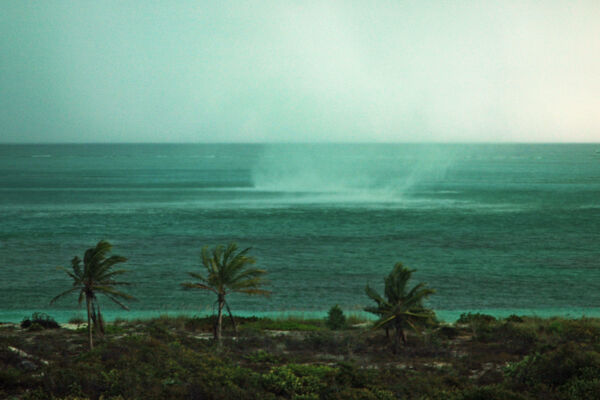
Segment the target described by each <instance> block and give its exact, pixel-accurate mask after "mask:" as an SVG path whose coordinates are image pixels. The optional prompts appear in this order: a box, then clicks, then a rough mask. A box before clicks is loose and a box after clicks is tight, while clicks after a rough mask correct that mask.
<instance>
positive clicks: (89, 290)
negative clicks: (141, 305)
mask: <svg viewBox="0 0 600 400" xmlns="http://www.w3.org/2000/svg"><path fill="white" fill-rule="evenodd" d="M111 249H112V245H111V244H110V243H108V242H107V241H105V240H101V241H99V242H98V244H96V247H91V248H89V249H87V250H86V251H85V254H84V256H83V268H82V267H81V259H80V258H79V257H77V256H75V257H73V259H72V260H71V269H72V271H69V270H68V269H66V268H64V267H59V269H60V270H62V271H65V272H66V274H67V275H69V276H70V277H71V278H72V279H73V287H72V288H71V289H69V290H66V291H64V292H63V293H61V294H59V295H58V296H56V297H54V298H53V299H52V300H51V301H50V304H52V303H54V302H55V301H56V300H58V299H59V298H61V297H63V296H65V295H68V294H70V293H73V292H77V291H78V292H79V304H81V302H82V301H83V299H85V304H86V308H87V323H88V340H89V344H90V350H91V349H93V348H94V342H93V340H92V324H91V322H92V320H93V322H94V325H95V326H96V328H97V329H98V330H99V332H100V333H103V332H104V323H103V320H102V314H101V313H100V304H99V303H98V298H97V297H96V295H97V294H100V293H101V294H103V295H105V296H106V297H108V298H109V299H111V300H112V301H114V302H115V303H117V304H118V305H119V306H120V307H122V308H123V309H125V310H128V308H127V306H126V305H124V304H123V303H121V301H119V299H125V300H131V299H133V296H130V295H128V294H126V293H123V292H120V291H118V290H116V289H115V288H114V287H115V286H119V285H128V283H127V282H120V281H116V280H115V279H114V278H115V277H117V276H118V275H121V274H123V273H125V272H126V271H125V270H113V269H112V267H113V266H114V265H116V264H119V263H123V262H125V261H127V259H126V258H125V257H121V256H110V257H108V258H107V256H108V253H109V252H110V250H111Z"/></svg>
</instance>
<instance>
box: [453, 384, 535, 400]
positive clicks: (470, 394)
mask: <svg viewBox="0 0 600 400" xmlns="http://www.w3.org/2000/svg"><path fill="white" fill-rule="evenodd" d="M453 400H527V397H525V396H523V395H522V394H520V393H515V392H513V391H510V390H507V389H505V388H503V387H502V386H497V385H492V386H483V387H476V388H470V389H466V390H463V391H462V392H460V393H459V394H457V395H456V396H455V397H453Z"/></svg>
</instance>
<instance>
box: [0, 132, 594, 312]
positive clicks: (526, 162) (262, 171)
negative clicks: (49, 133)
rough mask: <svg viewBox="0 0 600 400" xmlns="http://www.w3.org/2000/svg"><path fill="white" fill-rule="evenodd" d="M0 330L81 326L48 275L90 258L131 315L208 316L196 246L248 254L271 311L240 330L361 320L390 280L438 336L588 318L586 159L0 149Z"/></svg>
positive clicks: (365, 149)
mask: <svg viewBox="0 0 600 400" xmlns="http://www.w3.org/2000/svg"><path fill="white" fill-rule="evenodd" d="M0 222H1V223H0V321H16V322H18V321H20V320H21V319H22V318H23V317H25V316H27V315H29V314H31V313H32V312H34V311H42V312H46V313H48V314H50V315H52V316H54V317H55V318H57V320H63V321H64V320H67V319H69V318H70V317H71V316H75V315H79V316H82V315H84V312H85V310H84V308H81V307H78V305H77V298H76V296H73V297H68V298H64V299H62V300H61V301H59V302H57V303H56V304H54V305H52V306H50V305H49V301H50V299H52V297H54V296H55V295H57V294H58V293H60V292H62V291H64V290H66V289H68V288H69V287H70V285H71V281H70V280H69V278H68V277H67V275H66V274H65V273H64V272H62V271H59V270H57V269H56V267H57V266H59V265H62V266H65V267H68V266H69V265H70V260H71V258H73V256H75V255H79V256H80V257H82V255H83V252H84V251H85V249H87V248H89V247H92V246H94V245H95V244H96V243H97V242H98V241H99V240H101V239H106V240H108V241H110V242H111V243H112V244H113V245H114V247H113V254H118V255H122V256H125V257H127V258H128V262H127V263H126V264H124V265H123V266H124V268H126V269H128V270H129V272H128V273H127V274H126V275H124V280H127V281H129V282H131V283H132V286H130V287H127V288H126V291H128V292H129V293H131V294H132V295H134V296H136V297H137V299H138V300H137V301H135V302H130V303H129V305H130V308H131V311H129V312H126V311H120V310H118V308H116V307H113V305H112V304H111V302H110V301H109V300H108V299H106V298H105V299H101V300H100V301H101V304H102V306H103V309H106V310H107V311H106V314H107V315H108V316H109V318H116V317H130V318H132V317H144V316H152V315H160V314H178V313H184V314H188V315H194V314H199V315H200V314H206V313H210V312H212V310H213V308H214V300H215V299H214V298H213V297H212V296H211V294H210V293H204V292H201V291H185V290H183V289H182V288H181V286H180V283H182V282H184V281H187V280H188V275H187V271H195V272H201V271H202V266H201V263H200V250H201V248H202V246H204V245H208V246H213V245H216V244H221V243H222V244H226V243H229V242H231V241H233V242H237V243H238V244H239V245H240V247H252V250H251V255H253V256H255V257H256V259H257V266H259V267H262V268H264V269H266V270H267V271H268V280H269V283H268V289H270V290H271V291H272V292H273V294H272V296H271V297H270V298H261V297H248V296H235V295H232V296H231V298H230V305H231V308H232V310H233V311H234V312H239V313H241V314H245V315H252V314H255V315H287V314H294V315H296V314H299V315H303V316H322V315H324V314H325V312H326V311H327V310H328V309H329V308H330V307H331V306H333V305H335V304H339V305H340V306H341V307H342V308H343V309H344V310H346V311H347V312H349V313H360V310H362V308H363V307H364V306H366V305H368V304H369V299H368V298H367V296H366V295H365V294H364V288H365V285H366V284H369V285H371V286H374V287H376V288H377V289H378V290H381V288H382V286H383V278H384V277H385V276H386V275H387V274H388V273H389V272H390V271H391V269H392V267H393V265H394V264H395V263H396V262H402V263H404V264H405V265H407V266H409V267H411V268H413V269H416V270H417V271H416V272H415V273H414V274H413V278H414V283H417V282H427V284H428V285H429V286H430V287H432V288H435V289H436V290H437V293H436V294H434V295H433V296H431V298H430V299H429V301H428V304H429V305H430V306H431V307H433V308H434V309H435V310H436V311H437V312H438V314H439V315H440V316H441V317H442V318H444V319H454V318H456V317H457V316H458V315H459V314H460V313H462V312H467V311H478V312H487V313H491V314H494V315H499V316H502V315H509V314H512V313H517V314H530V315H540V316H547V315H565V316H573V317H578V316H582V315H587V316H598V315H600V145H598V144H85V145H84V144H81V145H70V144H60V145H0Z"/></svg>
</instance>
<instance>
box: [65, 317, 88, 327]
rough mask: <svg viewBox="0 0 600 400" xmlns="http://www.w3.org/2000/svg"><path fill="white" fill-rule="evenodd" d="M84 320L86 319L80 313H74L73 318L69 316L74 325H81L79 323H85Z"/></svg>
mask: <svg viewBox="0 0 600 400" xmlns="http://www.w3.org/2000/svg"><path fill="white" fill-rule="evenodd" d="M84 322H86V321H85V320H84V319H83V317H81V316H79V315H74V316H72V317H71V318H69V323H70V324H73V325H77V326H79V325H81V324H83V323H84Z"/></svg>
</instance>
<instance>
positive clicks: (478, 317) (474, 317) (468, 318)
mask: <svg viewBox="0 0 600 400" xmlns="http://www.w3.org/2000/svg"><path fill="white" fill-rule="evenodd" d="M492 322H496V317H494V316H492V315H488V314H481V313H466V314H465V313H462V314H460V317H459V318H458V320H457V321H456V323H457V324H473V323H478V324H482V323H483V324H490V323H492Z"/></svg>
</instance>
